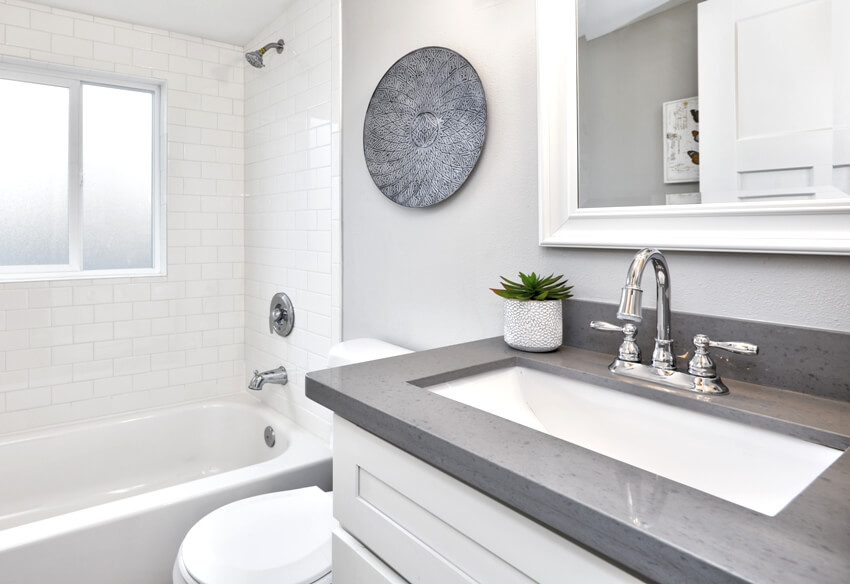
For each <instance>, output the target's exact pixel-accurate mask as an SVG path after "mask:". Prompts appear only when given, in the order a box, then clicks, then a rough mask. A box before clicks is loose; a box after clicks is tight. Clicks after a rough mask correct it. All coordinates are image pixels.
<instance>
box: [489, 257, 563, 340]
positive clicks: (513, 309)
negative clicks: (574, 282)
mask: <svg viewBox="0 0 850 584" xmlns="http://www.w3.org/2000/svg"><path fill="white" fill-rule="evenodd" d="M501 278H502V287H501V288H490V289H491V290H492V291H493V292H495V293H496V294H498V295H499V296H501V297H502V298H504V299H505V342H506V343H507V344H508V345H510V346H511V347H513V348H514V349H519V350H521V351H531V352H534V353H543V352H546V351H554V350H555V349H557V348H558V347H560V346H561V342H562V340H563V322H562V320H561V319H562V316H561V315H562V310H561V301H562V300H565V299H567V298H571V297H572V293H571V292H570V291H571V290H572V289H573V287H572V286H567V281H566V280H564V277H563V276H555V275H554V274H552V275H549V276H547V277H545V278H541V277H539V276H538V275H537V274H535V273H534V272H531V274H529V275H526V274H523V273H522V272H520V273H519V280H520V281H519V282H513V281H511V280H508V279H507V278H505V277H504V276H501Z"/></svg>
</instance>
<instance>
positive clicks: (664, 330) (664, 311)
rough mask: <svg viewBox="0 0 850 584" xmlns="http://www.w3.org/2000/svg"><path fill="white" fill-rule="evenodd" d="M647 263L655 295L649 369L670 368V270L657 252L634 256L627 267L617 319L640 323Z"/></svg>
mask: <svg viewBox="0 0 850 584" xmlns="http://www.w3.org/2000/svg"><path fill="white" fill-rule="evenodd" d="M649 262H651V263H652V267H653V268H654V270H655V283H656V288H657V296H658V300H657V307H656V308H657V318H656V333H655V350H654V351H652V366H653V367H659V368H661V369H673V368H674V367H675V366H676V362H675V357H674V356H673V339H672V338H671V337H670V270H669V268H668V267H667V258H665V257H664V254H662V253H661V252H660V251H658V250H657V249H649V248H645V249H642V250H640V251H639V252H637V253H636V254H635V257H634V259H633V260H632V263H631V265H630V266H629V271H628V272H627V273H626V285H625V286H623V291H622V293H621V294H620V307H619V309H618V310H617V318H619V319H620V320H626V321H629V322H634V323H640V322H641V321H642V320H643V316H641V308H642V307H641V299H642V296H643V290H641V288H640V280H641V276H643V271H644V269H645V268H646V265H647V263H649Z"/></svg>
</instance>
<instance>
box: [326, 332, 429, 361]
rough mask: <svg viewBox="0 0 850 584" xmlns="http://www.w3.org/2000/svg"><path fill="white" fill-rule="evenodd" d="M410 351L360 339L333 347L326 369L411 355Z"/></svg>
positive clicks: (376, 341)
mask: <svg viewBox="0 0 850 584" xmlns="http://www.w3.org/2000/svg"><path fill="white" fill-rule="evenodd" d="M412 352H413V351H411V350H410V349H405V348H404V347H399V346H398V345H393V344H392V343H388V342H386V341H381V340H379V339H370V338H365V337H364V338H360V339H351V340H349V341H343V342H341V343H339V344H337V345H334V346H333V347H332V348H331V350H330V353H328V367H341V366H342V365H350V364H352V363H362V362H363V361H373V360H375V359H384V358H386V357H395V356H396V355H404V354H406V353H412Z"/></svg>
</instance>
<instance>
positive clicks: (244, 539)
mask: <svg viewBox="0 0 850 584" xmlns="http://www.w3.org/2000/svg"><path fill="white" fill-rule="evenodd" d="M404 353H410V351H409V350H408V349H404V348H402V347H399V346H397V345H393V344H390V343H387V342H384V341H380V340H378V339H368V338H363V339H352V340H350V341H344V342H342V343H339V344H338V345H336V346H334V347H333V348H332V349H331V351H330V354H329V355H328V367H339V366H342V365H348V364H351V363H360V362H363V361H371V360H373V359H382V358H384V357H393V356H395V355H402V354H404ZM335 527H336V521H335V520H334V518H333V501H332V494H331V493H325V492H324V491H322V490H321V489H319V488H318V487H306V488H303V489H294V490H291V491H281V492H278V493H268V494H265V495H258V496H256V497H249V498H247V499H242V500H240V501H235V502H233V503H230V504H229V505H225V506H224V507H220V508H218V509H216V510H215V511H213V512H211V513H209V514H208V515H206V516H205V517H203V518H202V519H201V520H200V521H198V522H197V523H196V524H195V525H194V526H193V527H192V528H191V529H190V530H189V532H188V533H187V534H186V537H185V538H184V539H183V543H182V544H181V545H180V549H179V551H178V552H177V559H176V560H175V562H174V569H173V571H172V580H173V583H174V584H330V582H331V531H333V529H334V528H335Z"/></svg>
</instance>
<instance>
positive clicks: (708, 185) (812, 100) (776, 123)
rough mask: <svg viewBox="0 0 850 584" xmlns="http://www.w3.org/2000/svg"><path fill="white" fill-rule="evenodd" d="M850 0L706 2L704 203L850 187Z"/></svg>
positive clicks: (825, 194)
mask: <svg viewBox="0 0 850 584" xmlns="http://www.w3.org/2000/svg"><path fill="white" fill-rule="evenodd" d="M848 25H850V0H710V1H708V2H703V3H701V4H700V5H699V98H700V111H699V116H700V120H699V121H700V134H699V143H700V148H699V150H700V190H701V192H702V201H703V203H724V202H733V201H747V200H764V199H765V198H766V197H768V196H770V197H771V198H776V199H782V200H794V199H813V198H835V197H842V196H847V192H848V188H849V187H850V185H848V184H847V183H848V182H850V180H848V179H850V176H845V175H847V173H848V169H849V168H850V105H848V103H850V68H848V67H847V65H846V61H847V58H848V55H850V40H848V38H850V34H848V32H847V29H848Z"/></svg>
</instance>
